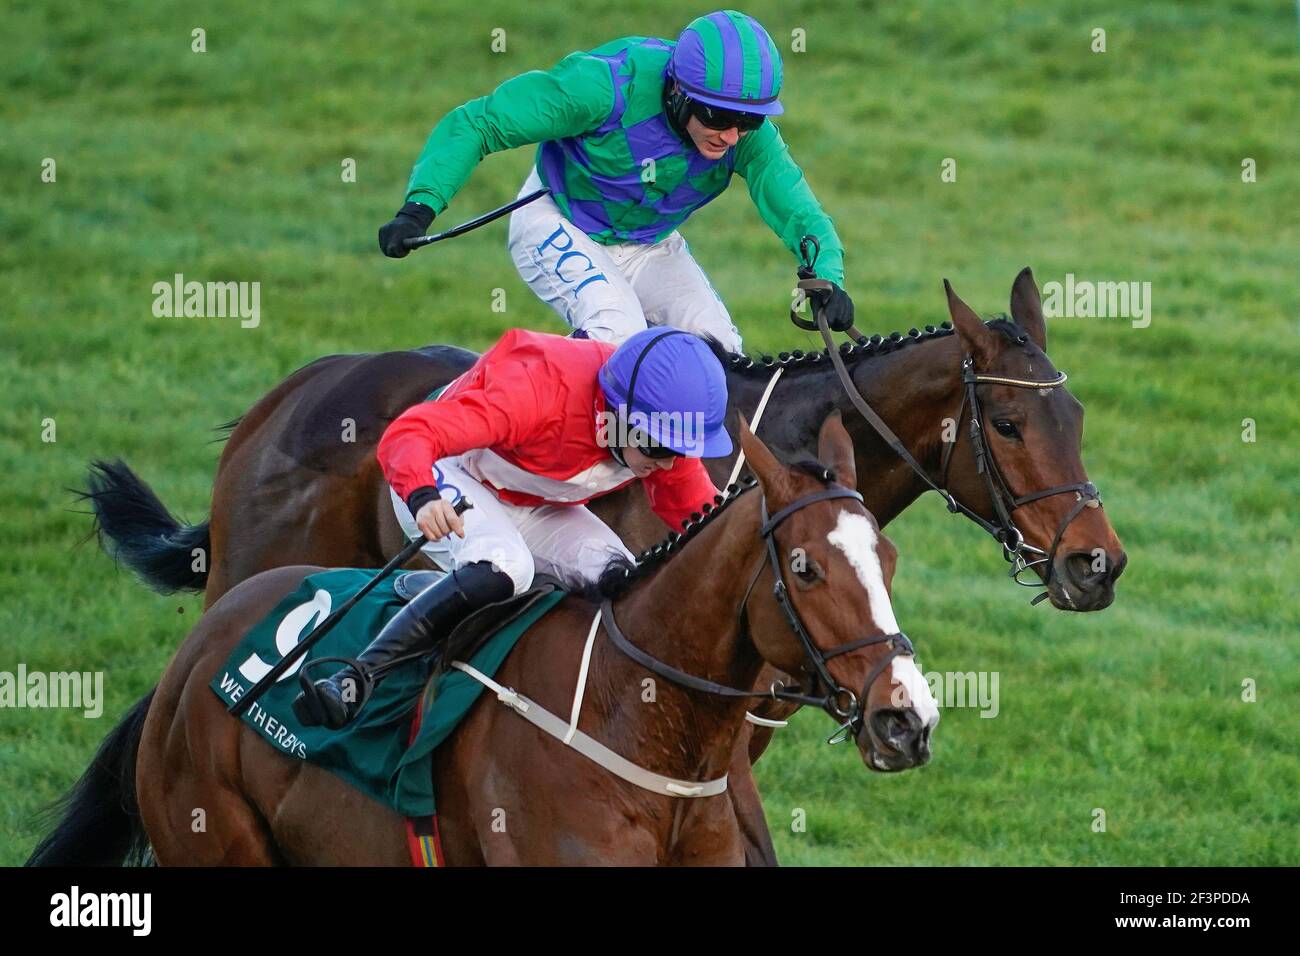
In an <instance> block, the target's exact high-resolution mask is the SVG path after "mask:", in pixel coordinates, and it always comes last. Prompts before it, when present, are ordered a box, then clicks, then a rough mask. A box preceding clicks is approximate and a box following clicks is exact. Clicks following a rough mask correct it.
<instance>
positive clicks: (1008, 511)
mask: <svg viewBox="0 0 1300 956" xmlns="http://www.w3.org/2000/svg"><path fill="white" fill-rule="evenodd" d="M1066 377H1067V376H1066V374H1065V373H1064V372H1060V373H1059V374H1058V375H1057V376H1056V378H1054V379H1049V380H1046V381H1034V380H1026V379H1017V378H1009V377H1007V376H1003V375H989V374H987V373H982V372H977V371H975V363H974V360H973V359H972V358H971V357H970V356H969V355H967V356H964V357H963V358H962V363H961V380H962V399H961V406H960V407H959V408H958V409H957V418H956V419H955V421H956V423H957V425H958V426H959V427H960V425H961V419H962V416H963V415H964V414H965V412H966V407H967V406H968V405H969V406H970V439H971V446H972V449H973V451H974V455H975V471H976V472H977V473H978V474H979V475H981V476H982V477H983V478H984V486H985V488H986V489H987V490H988V495H989V499H990V500H991V501H992V502H993V513H994V515H995V516H996V517H997V519H998V524H994V523H993V522H991V521H986V520H985V519H984V518H982V517H981V516H980V515H977V514H975V513H974V512H972V511H971V510H970V509H969V508H966V507H965V506H964V505H961V504H959V503H958V502H957V501H956V500H955V499H953V497H952V495H951V494H949V493H948V491H947V484H948V464H949V462H950V461H951V460H952V452H953V449H954V448H955V447H956V445H957V443H956V442H955V441H952V442H948V443H947V444H946V446H945V447H944V450H943V463H942V471H941V479H942V484H943V487H942V488H941V489H940V490H941V491H942V492H943V493H944V495H945V496H946V497H947V498H948V501H949V510H955V509H953V507H952V506H953V505H957V508H960V509H961V510H962V511H963V512H965V514H966V515H967V516H968V517H970V518H971V519H972V520H974V521H975V522H977V523H978V524H979V525H980V527H982V528H983V529H984V530H985V531H987V532H988V533H989V534H991V535H993V537H995V538H996V539H997V540H998V541H999V543H1001V545H1002V555H1003V557H1005V558H1006V560H1007V561H1008V562H1009V563H1010V564H1011V571H1010V575H1011V579H1012V580H1013V581H1015V582H1016V583H1017V584H1019V585H1022V586H1024V587H1031V588H1032V587H1040V586H1041V587H1046V586H1047V585H1050V584H1051V582H1052V575H1053V573H1054V572H1055V566H1056V551H1057V549H1058V548H1059V547H1060V545H1061V539H1062V538H1063V537H1064V536H1065V531H1066V529H1067V528H1069V526H1070V523H1071V522H1073V521H1074V519H1075V518H1077V517H1078V516H1079V515H1080V514H1081V513H1082V512H1083V509H1084V508H1099V507H1101V494H1100V492H1098V491H1097V486H1096V485H1094V484H1093V483H1092V482H1091V481H1076V482H1072V483H1070V484H1067V485H1057V486H1056V487H1054V488H1045V489H1043V490H1042V491H1034V492H1030V493H1029V494H1027V495H1020V496H1017V495H1015V494H1014V493H1013V492H1012V491H1011V489H1010V488H1009V487H1008V486H1007V480H1006V478H1004V477H1003V475H1002V470H1001V469H1000V468H998V463H997V459H996V458H994V457H993V451H992V449H990V448H989V445H988V439H986V438H985V436H984V409H983V407H982V406H981V405H980V400H979V393H978V392H977V391H976V387H977V386H979V385H1008V386H1011V387H1013V388H1035V389H1048V388H1056V387H1057V386H1058V385H1064V384H1065V381H1066ZM1070 492H1074V493H1075V494H1076V495H1078V501H1076V502H1075V504H1074V507H1073V508H1071V509H1070V511H1069V512H1068V513H1067V514H1066V516H1065V517H1064V518H1063V519H1062V520H1061V523H1060V524H1059V525H1058V526H1057V528H1056V534H1055V536H1053V538H1052V544H1051V547H1050V548H1048V550H1046V551H1044V550H1043V549H1042V548H1036V547H1034V546H1033V545H1031V544H1029V543H1027V542H1026V541H1025V536H1024V535H1023V534H1022V533H1021V531H1020V529H1019V528H1018V527H1017V526H1016V523H1015V521H1014V520H1012V517H1011V515H1012V513H1013V512H1014V511H1015V510H1016V509H1017V508H1020V507H1023V506H1024V505H1027V504H1029V503H1030V502H1031V501H1039V500H1041V499H1043V498H1050V497H1052V496H1053V495H1063V494H1068V493H1070ZM1026 552H1029V553H1030V554H1031V556H1032V555H1039V557H1037V558H1035V559H1034V560H1032V561H1031V560H1028V559H1027V558H1026V556H1025V554H1026ZM1038 565H1045V572H1046V573H1045V574H1044V576H1043V580H1042V581H1041V582H1038V581H1022V580H1020V575H1021V574H1023V573H1024V572H1025V571H1028V570H1031V569H1033V568H1035V567H1037V566H1038ZM1045 597H1047V592H1046V591H1044V592H1043V593H1042V594H1040V595H1038V596H1037V597H1036V598H1034V600H1033V602H1032V603H1034V604H1037V603H1038V602H1039V601H1041V600H1043V599H1044V598H1045Z"/></svg>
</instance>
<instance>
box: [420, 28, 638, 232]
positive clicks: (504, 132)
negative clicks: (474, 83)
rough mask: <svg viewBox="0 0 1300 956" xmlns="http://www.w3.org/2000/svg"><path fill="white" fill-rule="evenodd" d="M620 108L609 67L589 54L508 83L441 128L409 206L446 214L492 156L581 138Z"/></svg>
mask: <svg viewBox="0 0 1300 956" xmlns="http://www.w3.org/2000/svg"><path fill="white" fill-rule="evenodd" d="M613 108H614V81H613V79H612V77H611V76H610V73H609V66H608V64H606V63H605V61H603V60H598V59H596V58H595V57H592V56H588V55H587V54H585V53H571V54H569V55H568V56H566V57H565V58H564V59H563V60H561V61H560V62H559V63H558V64H557V65H556V66H555V68H554V69H552V70H550V71H548V72H543V71H541V70H530V71H529V72H527V73H523V74H521V75H519V76H516V77H514V78H512V79H509V80H506V81H505V82H504V83H502V84H501V85H500V86H498V87H497V88H496V89H495V90H493V91H492V92H491V93H489V94H488V95H487V96H481V97H479V98H478V99H476V100H470V101H469V102H468V103H466V104H465V105H464V106H458V107H456V109H454V110H452V111H451V112H450V113H448V114H447V115H446V116H444V117H443V118H442V120H441V121H440V122H439V123H438V125H437V126H435V127H434V128H433V132H432V133H430V134H429V139H428V141H427V142H426V143H425V144H424V151H423V152H421V153H420V158H419V159H418V160H416V163H415V168H414V169H412V170H411V180H410V182H409V183H408V184H407V187H406V201H407V202H418V203H424V204H425V205H426V206H428V207H430V208H431V209H432V210H433V212H434V214H435V215H438V214H441V213H442V211H443V210H444V209H446V208H447V206H448V204H449V203H450V202H451V200H452V197H453V196H455V195H456V193H457V191H459V190H460V188H461V187H462V186H464V185H465V182H466V180H468V179H469V176H470V173H472V172H473V171H474V167H475V166H477V165H478V163H479V161H480V160H481V159H483V157H484V156H487V155H488V154H489V153H496V152H500V151H501V150H505V149H513V148H514V147H516V146H526V145H528V144H529V143H541V142H544V141H546V140H551V139H563V138H564V137H566V136H577V135H578V134H579V133H584V132H586V131H587V130H591V129H595V128H596V127H597V126H599V125H600V124H601V123H603V122H605V120H606V119H608V118H609V114H610V111H611V110H613Z"/></svg>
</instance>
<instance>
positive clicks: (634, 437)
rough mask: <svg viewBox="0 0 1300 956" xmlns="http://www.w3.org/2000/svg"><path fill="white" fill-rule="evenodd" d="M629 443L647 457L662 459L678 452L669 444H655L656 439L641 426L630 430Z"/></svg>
mask: <svg viewBox="0 0 1300 956" xmlns="http://www.w3.org/2000/svg"><path fill="white" fill-rule="evenodd" d="M627 443H628V446H629V447H631V448H635V449H636V450H637V451H639V452H640V453H641V454H643V455H645V456H646V457H647V458H656V459H661V460H662V459H665V458H675V457H676V456H677V452H675V451H673V450H672V449H671V448H669V447H668V446H666V445H658V444H655V440H654V439H653V438H651V437H650V436H649V435H647V434H646V433H645V432H643V431H642V430H641V429H639V428H633V429H631V430H630V431H629V432H628V436H627Z"/></svg>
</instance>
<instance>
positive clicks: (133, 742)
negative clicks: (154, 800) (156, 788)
mask: <svg viewBox="0 0 1300 956" xmlns="http://www.w3.org/2000/svg"><path fill="white" fill-rule="evenodd" d="M153 694H154V692H153V691H149V693H148V694H146V695H145V696H144V697H143V698H142V699H141V700H140V701H139V703H137V704H136V705H135V706H134V707H132V708H131V710H130V711H129V712H128V713H127V715H126V716H125V717H123V718H122V720H121V721H120V722H119V723H118V725H117V726H116V727H114V728H113V730H112V731H111V732H110V733H109V735H108V736H107V737H105V738H104V742H103V743H102V744H100V745H99V750H97V751H96V752H95V757H94V759H93V760H91V762H90V766H89V767H87V768H86V772H85V773H83V774H82V775H81V779H80V780H78V781H77V782H76V784H74V785H73V787H72V789H71V790H69V791H68V792H67V794H66V795H64V796H63V797H62V798H60V799H59V800H57V801H56V802H55V803H54V804H52V805H51V806H50V807H48V808H47V809H46V810H45V812H44V813H43V814H42V817H41V822H42V823H44V824H48V823H50V822H52V821H53V820H55V819H57V820H58V821H59V825H58V826H57V827H55V829H54V831H53V832H52V833H50V834H49V836H47V837H45V839H43V840H41V842H40V843H38V844H37V846H36V849H35V850H33V851H32V855H31V857H29V858H28V860H27V865H28V866H121V865H123V864H140V863H143V862H145V861H146V859H147V856H148V851H149V840H148V837H147V836H146V835H145V832H144V823H143V822H142V821H141V819H140V806H139V804H138V803H137V802H136V795H135V755H136V751H137V750H138V749H139V747H140V731H141V730H142V729H143V727H144V719H145V716H146V715H147V714H148V713H149V704H150V702H151V701H152V700H153Z"/></svg>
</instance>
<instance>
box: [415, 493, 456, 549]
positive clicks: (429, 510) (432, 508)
mask: <svg viewBox="0 0 1300 956" xmlns="http://www.w3.org/2000/svg"><path fill="white" fill-rule="evenodd" d="M415 523H416V525H417V526H418V527H419V529H420V530H421V531H423V532H424V536H425V537H426V538H428V539H429V540H430V541H440V540H442V539H443V538H445V537H447V536H448V535H449V534H452V533H453V532H455V533H456V534H457V535H459V536H460V537H462V538H463V537H465V519H464V518H462V517H461V516H460V515H458V514H456V509H455V507H454V506H453V505H452V503H451V502H450V501H448V500H447V499H446V498H434V499H433V500H432V501H430V502H427V503H426V504H425V505H424V506H423V507H422V508H420V510H419V512H417V513H416V515H415Z"/></svg>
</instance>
